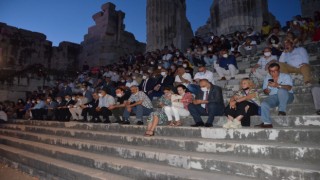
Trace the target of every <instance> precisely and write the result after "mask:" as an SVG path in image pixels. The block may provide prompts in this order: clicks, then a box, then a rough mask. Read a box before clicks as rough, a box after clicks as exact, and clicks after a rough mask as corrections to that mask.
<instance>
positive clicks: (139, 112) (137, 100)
mask: <svg viewBox="0 0 320 180" xmlns="http://www.w3.org/2000/svg"><path fill="white" fill-rule="evenodd" d="M130 90H131V96H130V98H129V99H128V101H127V102H126V104H125V105H126V109H125V110H124V113H123V118H124V124H130V121H129V118H130V113H131V112H133V113H135V114H136V124H137V125H143V116H148V115H150V113H151V112H152V111H153V105H152V103H151V100H150V99H149V97H148V96H147V95H146V94H145V93H144V92H143V91H139V88H138V87H137V86H132V87H131V88H130Z"/></svg>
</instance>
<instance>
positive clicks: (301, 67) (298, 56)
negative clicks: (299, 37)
mask: <svg viewBox="0 0 320 180" xmlns="http://www.w3.org/2000/svg"><path fill="white" fill-rule="evenodd" d="M279 63H280V67H281V68H280V69H281V72H283V73H298V74H302V75H303V80H304V83H305V84H306V85H310V84H311V82H312V73H311V66H310V65H309V55H308V53H307V51H306V49H305V48H303V47H294V46H293V42H292V41H291V40H286V41H285V50H284V52H283V53H282V54H281V56H280V59H279Z"/></svg>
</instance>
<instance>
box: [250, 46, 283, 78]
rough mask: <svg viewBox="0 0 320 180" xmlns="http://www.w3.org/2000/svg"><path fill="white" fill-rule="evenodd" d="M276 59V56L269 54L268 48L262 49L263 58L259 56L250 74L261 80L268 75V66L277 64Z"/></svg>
mask: <svg viewBox="0 0 320 180" xmlns="http://www.w3.org/2000/svg"><path fill="white" fill-rule="evenodd" d="M277 59H278V58H277V56H274V55H272V54H271V48H270V47H266V48H264V50H263V56H261V57H260V59H259V61H258V62H257V64H256V65H254V66H253V68H252V69H251V73H252V74H253V75H254V76H255V77H256V78H258V79H259V80H263V79H264V77H265V76H266V75H267V74H268V66H269V65H270V64H271V63H274V62H278V60H277Z"/></svg>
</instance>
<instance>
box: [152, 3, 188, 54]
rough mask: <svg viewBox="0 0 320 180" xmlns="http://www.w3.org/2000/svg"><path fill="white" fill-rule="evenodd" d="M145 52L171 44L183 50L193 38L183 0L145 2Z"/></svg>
mask: <svg viewBox="0 0 320 180" xmlns="http://www.w3.org/2000/svg"><path fill="white" fill-rule="evenodd" d="M146 11H147V51H152V50H155V49H163V47H164V46H170V45H171V43H173V44H174V45H175V46H176V47H177V48H180V49H182V50H185V49H186V48H187V47H188V46H189V42H190V40H191V38H192V37H193V32H192V28H191V25H190V23H189V21H188V19H187V17H186V2H185V0H147V9H146Z"/></svg>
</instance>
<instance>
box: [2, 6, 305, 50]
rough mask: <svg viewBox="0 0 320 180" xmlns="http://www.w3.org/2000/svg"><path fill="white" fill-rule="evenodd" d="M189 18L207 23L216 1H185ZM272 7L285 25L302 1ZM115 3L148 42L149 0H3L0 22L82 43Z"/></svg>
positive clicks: (57, 40) (198, 23) (196, 23)
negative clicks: (96, 19) (105, 9)
mask: <svg viewBox="0 0 320 180" xmlns="http://www.w3.org/2000/svg"><path fill="white" fill-rule="evenodd" d="M186 1H187V17H188V19H189V21H190V23H191V26H192V29H193V31H195V30H196V29H197V28H198V27H199V26H201V25H204V24H205V22H206V21H207V19H208V17H209V9H210V6H211V4H212V2H213V0H186ZM268 1H269V10H270V11H271V12H272V13H273V14H274V15H275V16H276V17H277V19H278V20H279V21H280V22H281V24H282V25H283V24H284V23H285V22H286V21H287V20H290V19H291V18H292V16H294V15H297V14H300V13H301V9H300V1H299V0H289V1H288V0H268ZM106 2H112V3H114V4H115V5H116V10H121V11H123V12H125V13H126V17H125V20H124V23H125V25H126V30H127V31H129V32H132V33H133V34H134V35H135V37H136V39H137V40H139V41H142V42H145V41H146V0H0V22H4V23H6V24H8V25H11V26H15V27H18V28H22V29H27V30H31V31H35V32H41V33H44V34H45V35H46V36H47V39H48V40H49V41H52V42H53V44H54V45H58V44H59V43H60V42H61V41H71V42H75V43H80V42H81V41H83V36H84V35H85V34H86V33H87V32H88V27H90V26H92V25H94V21H93V19H92V15H93V14H95V13H96V12H98V11H100V10H101V8H100V7H101V5H102V4H104V3H106Z"/></svg>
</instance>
